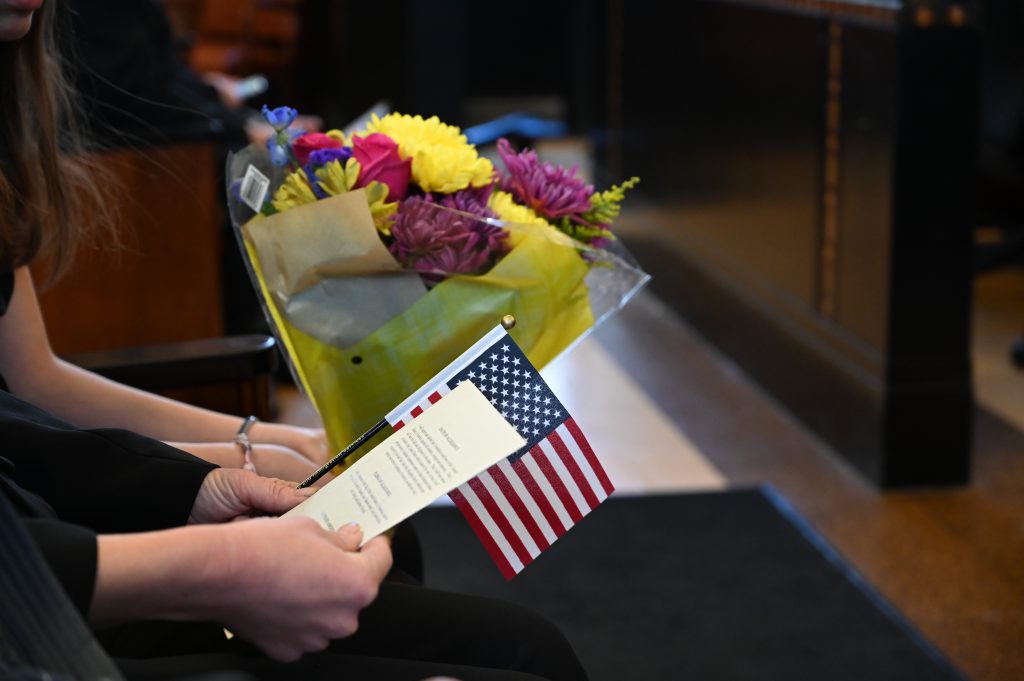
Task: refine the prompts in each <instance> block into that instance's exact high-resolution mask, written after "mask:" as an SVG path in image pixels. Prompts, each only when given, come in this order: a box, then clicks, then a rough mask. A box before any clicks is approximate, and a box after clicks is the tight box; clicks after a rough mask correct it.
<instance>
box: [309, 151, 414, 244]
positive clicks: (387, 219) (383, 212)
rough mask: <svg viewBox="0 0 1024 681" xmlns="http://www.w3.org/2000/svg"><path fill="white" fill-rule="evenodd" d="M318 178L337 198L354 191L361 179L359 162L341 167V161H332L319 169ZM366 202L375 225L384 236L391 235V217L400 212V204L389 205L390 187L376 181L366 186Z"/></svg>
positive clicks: (350, 162) (324, 187)
mask: <svg viewBox="0 0 1024 681" xmlns="http://www.w3.org/2000/svg"><path fill="white" fill-rule="evenodd" d="M316 176H317V177H318V178H319V179H320V181H319V182H317V184H319V185H320V188H321V189H323V190H324V192H325V193H326V194H328V195H329V196H337V195H338V194H343V193H345V192H348V191H352V187H354V186H355V184H356V180H358V179H359V161H357V160H355V159H354V158H350V159H349V160H348V161H346V162H345V165H344V166H342V165H341V161H331V162H330V163H327V164H325V165H324V166H323V167H321V168H318V169H317V171H316ZM365 189H366V202H367V203H369V204H370V215H372V216H373V224H374V225H376V226H377V230H378V231H379V232H381V233H382V234H385V235H389V234H391V216H392V215H394V214H395V211H397V210H398V202H397V201H392V202H390V203H388V201H387V198H388V186H387V185H386V184H384V183H383V182H377V181H376V180H374V181H372V182H370V184H368V185H366V187H365Z"/></svg>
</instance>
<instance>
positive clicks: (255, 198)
mask: <svg viewBox="0 0 1024 681" xmlns="http://www.w3.org/2000/svg"><path fill="white" fill-rule="evenodd" d="M269 188H270V178H268V177H267V176H266V175H264V174H263V173H261V172H260V171H259V170H257V169H256V166H254V165H252V164H251V163H250V164H249V167H248V168H246V170H245V177H243V178H242V186H241V188H240V189H239V190H238V194H239V197H240V198H241V199H242V203H244V204H245V205H247V206H249V208H252V209H253V210H254V211H256V212H257V213H259V212H260V210H262V208H263V201H264V199H266V198H267V190H268V189H269Z"/></svg>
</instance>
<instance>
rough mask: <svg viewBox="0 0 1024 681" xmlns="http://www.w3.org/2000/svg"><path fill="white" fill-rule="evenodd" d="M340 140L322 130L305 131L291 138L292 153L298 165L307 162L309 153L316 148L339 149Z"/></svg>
mask: <svg viewBox="0 0 1024 681" xmlns="http://www.w3.org/2000/svg"><path fill="white" fill-rule="evenodd" d="M339 148H341V142H339V141H338V140H336V139H334V138H333V137H328V136H327V135H325V134H323V133H322V132H307V133H306V134H305V135H299V136H298V137H296V138H295V139H294V140H292V153H293V154H295V159H296V160H297V161H298V162H299V165H300V166H304V165H306V164H307V163H309V155H310V154H312V153H313V152H314V151H317V150H318V149H339Z"/></svg>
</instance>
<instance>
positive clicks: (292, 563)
mask: <svg viewBox="0 0 1024 681" xmlns="http://www.w3.org/2000/svg"><path fill="white" fill-rule="evenodd" d="M214 473H226V474H228V475H226V476H220V475H213V474H211V476H213V477H211V478H209V481H208V483H206V484H204V485H203V487H204V490H203V492H202V493H201V494H200V496H201V497H203V498H204V499H203V501H201V502H200V500H197V506H198V507H202V508H203V509H205V511H204V512H202V513H199V515H200V516H203V515H204V514H205V515H208V516H209V517H212V518H216V519H219V520H224V519H227V518H229V517H238V515H239V514H240V513H243V512H244V509H262V510H275V511H280V510H281V509H284V508H285V507H287V506H289V505H290V504H292V503H293V502H294V501H296V499H295V498H294V496H292V495H293V494H294V493H295V490H294V489H292V488H290V487H289V486H287V485H285V484H284V483H280V482H279V481H278V482H277V483H276V484H274V481H267V480H262V481H261V480H260V478H259V477H258V476H255V475H253V474H252V473H247V472H245V471H214ZM207 485H209V487H207ZM207 497H208V498H207ZM195 510H196V511H197V512H198V511H199V510H200V509H198V508H197V509H195ZM361 541H362V533H361V532H360V531H359V529H358V528H356V527H355V526H346V527H343V528H341V529H340V530H338V531H337V532H329V531H327V530H325V529H323V528H321V527H320V525H319V524H317V522H316V521H315V520H313V519H312V518H306V517H302V516H299V517H295V518H257V519H254V520H247V521H245V522H239V523H229V524H219V525H198V526H196V525H193V526H189V527H180V528H175V529H171V530H161V531H157V532H144V533H140V534H114V535H100V536H99V538H98V542H97V545H98V546H97V555H98V558H97V576H96V588H95V592H94V595H93V600H92V606H91V610H90V613H89V618H90V621H91V622H92V623H93V624H94V625H96V626H99V627H103V626H109V625H111V624H116V623H120V622H133V621H138V620H142V619H161V620H174V621H215V622H219V623H221V624H222V625H223V626H225V627H227V628H228V629H230V630H231V631H232V632H234V633H235V634H237V635H238V636H240V637H242V638H245V639H247V640H249V641H251V642H252V643H254V644H255V645H256V646H257V647H259V648H260V649H261V650H262V651H263V652H264V653H265V654H266V655H267V656H269V657H271V658H273V659H275V660H280V661H282V662H288V661H292V660H296V659H298V658H299V657H301V656H302V655H303V654H304V653H307V652H313V651H316V650H322V649H324V648H325V647H326V646H327V645H328V643H329V642H330V641H331V640H332V639H335V638H343V637H345V636H351V635H352V634H353V633H355V631H356V629H357V627H358V616H359V612H360V611H361V610H362V609H363V608H365V607H366V606H367V605H369V604H370V603H371V602H372V601H373V600H374V599H375V598H376V596H377V592H378V589H379V587H380V583H381V580H383V579H384V576H385V575H386V574H387V572H388V570H389V569H391V561H392V558H391V548H390V546H389V545H388V541H387V539H386V538H385V537H383V536H381V537H375V538H374V539H371V540H370V541H368V542H367V543H366V544H365V545H364V546H363V547H362V548H361V549H360V548H359V544H360V542H361Z"/></svg>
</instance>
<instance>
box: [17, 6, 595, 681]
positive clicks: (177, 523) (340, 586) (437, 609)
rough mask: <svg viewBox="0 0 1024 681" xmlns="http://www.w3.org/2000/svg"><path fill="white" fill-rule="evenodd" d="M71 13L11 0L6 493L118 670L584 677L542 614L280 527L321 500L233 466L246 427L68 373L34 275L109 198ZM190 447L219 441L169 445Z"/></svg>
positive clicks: (308, 436)
mask: <svg viewBox="0 0 1024 681" xmlns="http://www.w3.org/2000/svg"><path fill="white" fill-rule="evenodd" d="M61 7H62V5H58V4H57V3H54V2H50V1H46V2H42V1H41V0H32V1H31V2H23V1H19V2H13V1H10V0H0V43H2V47H3V49H2V50H0V71H2V72H3V74H4V75H3V79H2V81H0V82H2V84H3V85H2V86H3V88H4V90H5V98H4V101H5V103H6V105H5V106H4V107H3V110H2V113H0V116H2V117H3V125H0V374H2V376H3V381H4V382H3V383H2V384H0V494H2V495H3V496H4V498H5V499H6V500H7V501H8V502H9V503H10V505H11V506H12V507H13V508H14V509H15V510H16V512H17V514H18V516H19V522H21V523H22V524H24V526H25V528H26V530H27V531H28V532H29V534H30V535H31V537H32V538H33V541H34V542H35V544H36V546H37V547H38V548H39V550H40V552H41V554H42V555H43V557H44V558H45V559H46V561H47V563H48V564H49V567H50V569H51V570H52V571H53V572H54V574H55V575H56V577H57V579H58V581H59V582H60V584H61V586H62V587H63V589H64V590H65V591H66V592H67V594H68V596H69V598H70V599H71V601H72V602H73V603H74V604H75V605H76V607H77V608H78V609H79V611H80V612H81V613H82V615H83V616H84V617H85V618H87V619H88V621H89V622H90V623H91V624H92V626H93V627H94V629H95V631H96V632H97V635H98V637H99V639H100V641H101V642H102V643H103V645H104V646H105V649H106V650H107V651H108V652H109V653H110V654H111V655H113V656H114V657H115V658H116V660H117V663H118V665H119V668H120V670H121V671H122V673H123V674H124V675H125V676H126V677H127V678H129V679H150V678H168V677H171V678H173V677H180V676H186V675H189V674H197V673H208V672H214V671H221V670H240V671H244V672H247V673H249V674H251V675H252V676H253V677H255V678H257V679H280V678H290V677H293V676H294V677H300V676H301V678H305V679H328V678H330V679H337V678H353V679H370V678H372V679H423V678H425V677H428V676H438V675H444V676H453V677H457V678H460V679H463V680H464V681H473V680H474V679H480V680H484V679H494V680H499V679H531V678H533V679H536V678H548V679H559V680H566V681H568V680H575V679H583V678H585V674H584V672H583V670H582V668H581V666H580V664H579V661H578V660H577V659H576V657H575V655H574V653H573V651H572V649H571V647H570V646H569V644H568V643H567V642H566V640H565V638H564V637H563V636H562V635H561V634H560V632H558V630H557V629H555V628H554V627H553V626H552V625H550V624H549V623H547V622H546V621H545V620H543V619H542V618H540V617H538V616H537V615H535V614H533V613H530V612H528V611H526V610H523V609H521V608H518V607H516V606H513V605H511V604H506V603H500V602H495V601H490V600H485V599H479V598H474V597H469V596H461V595H457V594H448V593H442V592H438V591H433V590H430V589H427V588H424V587H420V586H414V585H410V584H405V583H399V582H395V581H390V580H386V579H385V577H386V576H387V575H388V573H389V571H390V570H391V567H392V563H393V554H392V551H391V548H390V546H389V543H388V540H387V539H386V538H385V537H376V538H373V539H371V540H370V541H368V542H366V543H365V544H363V543H362V535H361V532H360V530H359V528H357V527H354V526H347V527H344V528H341V529H340V530H339V531H337V532H329V531H327V530H325V529H323V528H321V527H320V525H319V524H317V523H316V522H315V521H314V520H312V519H309V518H302V517H295V518H293V517H287V518H284V517H280V514H282V513H284V512H286V511H288V510H289V509H291V508H293V507H294V506H295V505H297V504H298V503H300V502H301V501H302V500H303V499H305V498H306V497H307V496H308V495H309V494H310V493H311V492H310V491H309V490H299V489H297V487H296V485H295V483H293V482H286V481H284V480H281V479H277V478H269V477H264V476H263V475H258V474H257V473H256V472H253V471H250V470H243V469H240V468H226V467H220V466H218V465H217V464H218V463H231V462H229V461H228V460H227V458H226V457H227V456H228V452H230V456H231V457H232V458H233V461H234V463H235V464H236V465H237V460H238V457H239V453H238V452H237V449H238V448H237V447H235V446H234V445H233V444H231V443H229V442H226V440H228V439H229V438H230V436H231V434H232V433H233V432H234V431H235V430H236V428H237V418H236V417H230V416H227V415H224V414H217V413H214V412H208V411H204V410H199V409H195V408H192V407H189V406H186V405H183V404H180V403H177V402H173V401H171V400H166V399H164V398H160V397H157V396H154V395H150V394H147V393H143V392H140V391H136V390H132V389H129V388H127V387H124V386H121V385H118V384H116V383H113V382H110V381H107V380H104V379H101V378H99V377H97V376H94V375H92V374H89V373H88V372H85V371H83V370H81V369H77V368H75V367H72V366H70V365H68V364H66V363H64V362H62V361H61V360H59V359H58V358H56V357H54V355H53V353H52V352H51V351H50V349H49V344H48V342H47V337H46V329H45V325H44V323H43V320H42V317H41V315H40V312H39V306H38V301H37V299H36V295H35V289H34V283H33V281H32V277H31V275H30V273H29V270H28V265H29V264H30V263H31V262H33V261H34V260H36V259H38V258H47V259H49V261H50V262H52V263H53V271H54V272H55V273H56V274H59V273H60V272H61V271H62V270H63V269H65V268H66V267H67V264H68V262H69V259H70V257H71V253H72V251H73V249H74V246H75V244H76V243H77V242H78V241H79V240H80V239H81V237H82V225H80V224H79V223H78V222H77V219H79V217H80V216H81V215H83V214H87V212H83V211H81V210H79V209H78V201H79V200H80V199H81V197H83V196H88V195H89V194H90V193H93V192H94V185H95V180H94V178H90V177H89V175H88V173H86V172H84V171H83V168H82V166H81V165H80V163H78V162H76V158H75V157H74V156H72V155H70V152H72V151H73V150H74V148H75V145H74V143H73V140H74V135H73V130H71V129H70V127H71V126H72V124H73V123H74V112H75V109H74V108H73V107H71V106H70V105H69V104H70V102H69V99H68V91H67V88H66V85H65V81H64V79H63V77H62V74H61V72H60V70H59V68H58V65H59V54H58V53H57V49H56V45H57V41H56V40H55V37H54V32H53V27H54V22H55V14H56V13H57V12H58V11H60V8H61ZM250 435H251V436H252V438H253V439H254V440H255V441H257V442H262V443H266V444H268V445H275V446H276V447H278V448H280V449H282V450H287V452H286V453H287V454H288V455H289V456H290V457H292V459H293V460H299V459H303V460H305V461H306V463H307V464H308V465H312V462H311V459H314V460H319V458H320V457H322V456H323V449H322V434H321V433H319V432H317V431H304V430H302V429H296V428H291V427H289V426H284V425H280V424H257V425H256V427H254V428H253V429H252V431H251V432H250ZM182 440H186V441H197V442H201V441H203V440H212V441H220V442H223V444H220V443H217V444H208V445H201V444H196V445H182V446H181V447H176V446H172V445H170V444H167V443H168V442H179V441H182ZM186 449H191V450H192V451H193V452H195V454H199V455H202V456H205V457H207V458H208V459H209V460H204V459H202V458H199V457H197V456H194V455H193V454H191V453H189V452H188V451H185V450H186ZM214 449H216V450H217V451H216V452H215V451H214ZM275 451H276V450H275ZM222 455H223V457H222ZM271 458H273V457H268V462H267V463H266V466H265V467H264V468H263V470H260V466H261V465H262V462H259V461H257V462H256V463H257V471H258V472H259V473H267V472H268V471H270V470H271V469H273V468H274V466H273V465H272V464H271V463H270V459H271ZM275 474H277V473H276V472H275ZM255 516H259V517H255ZM232 521H240V522H232ZM361 544H362V546H361V547H360V545H361ZM4 559H10V558H9V557H5V558H0V560H4ZM225 628H226V629H228V630H229V631H230V632H232V634H233V637H232V638H230V639H228V638H227V637H226V636H225V633H224V630H225Z"/></svg>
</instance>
